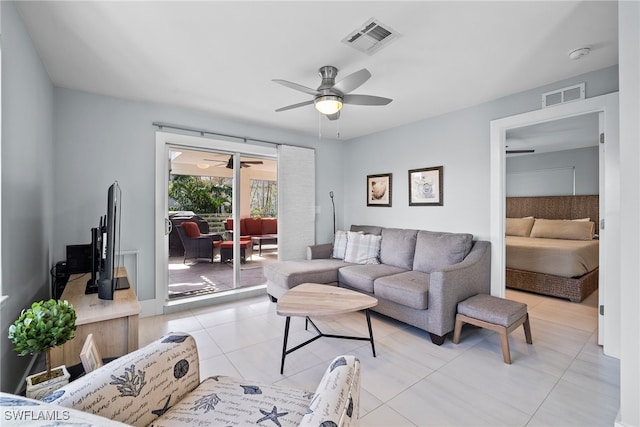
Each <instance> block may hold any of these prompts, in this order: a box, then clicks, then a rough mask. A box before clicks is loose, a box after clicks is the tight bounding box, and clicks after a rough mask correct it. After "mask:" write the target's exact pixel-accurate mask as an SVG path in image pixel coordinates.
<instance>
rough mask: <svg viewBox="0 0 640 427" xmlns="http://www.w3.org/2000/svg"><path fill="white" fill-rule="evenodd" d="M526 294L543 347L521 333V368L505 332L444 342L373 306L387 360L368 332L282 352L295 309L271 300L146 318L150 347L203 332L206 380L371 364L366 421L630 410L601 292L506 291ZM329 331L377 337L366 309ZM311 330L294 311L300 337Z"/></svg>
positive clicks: (143, 332)
mask: <svg viewBox="0 0 640 427" xmlns="http://www.w3.org/2000/svg"><path fill="white" fill-rule="evenodd" d="M507 297H508V298H511V299H514V300H518V301H522V302H525V303H527V305H528V308H529V315H530V317H531V328H532V333H533V345H527V344H526V342H525V340H524V333H523V331H522V328H519V329H518V330H516V331H514V332H513V333H512V334H511V335H510V344H511V357H512V360H513V364H512V365H506V364H504V363H503V362H502V353H501V349H500V341H499V338H498V336H497V334H495V333H492V332H490V331H486V330H482V329H478V328H472V327H469V328H465V329H464V330H463V334H462V339H461V343H460V344H458V345H455V344H453V343H452V342H451V339H450V338H449V339H447V341H446V342H445V343H444V344H443V345H442V346H440V347H438V346H435V345H433V344H432V343H431V341H430V339H429V336H428V334H427V333H426V332H424V331H421V330H419V329H416V328H413V327H410V326H408V325H406V324H403V323H400V322H397V321H395V320H393V319H390V318H387V317H384V316H381V315H377V314H375V313H374V314H373V315H372V323H373V333H374V338H375V343H376V352H377V357H375V358H374V357H373V355H372V353H371V347H370V346H369V343H368V342H365V341H347V340H337V339H331V338H322V339H319V340H317V341H315V342H314V343H312V344H310V345H309V346H307V347H304V348H302V349H300V350H298V351H296V352H294V353H291V354H290V355H289V356H287V359H286V364H285V370H284V375H280V372H279V371H280V369H279V368H280V357H281V351H282V337H283V331H284V318H283V317H280V316H278V315H277V314H276V312H275V304H273V303H271V302H269V301H268V299H267V297H266V296H264V297H257V298H251V299H247V300H242V301H236V302H232V303H226V304H221V305H216V306H211V307H207V308H198V309H192V310H187V311H184V312H179V313H172V314H167V315H162V316H155V317H148V318H143V319H140V345H144V344H146V343H148V342H150V341H152V340H154V339H156V338H158V337H160V336H161V335H162V334H164V333H166V332H169V331H182V332H189V333H191V334H193V335H194V336H195V338H196V340H197V342H198V348H199V353H200V354H199V356H200V361H201V376H202V377H203V378H205V377H207V376H211V375H216V374H226V375H234V376H241V377H244V378H247V379H253V380H259V381H267V382H269V383H279V384H283V385H287V386H292V387H298V388H302V389H307V390H314V389H315V386H316V384H317V383H318V381H319V380H320V378H321V376H322V374H323V372H324V370H325V368H326V366H327V364H328V362H329V361H330V360H331V359H332V358H333V357H335V356H336V355H338V354H343V353H350V354H355V355H357V356H358V358H359V359H360V361H361V362H362V390H361V396H360V424H361V425H362V426H439V427H440V426H474V427H475V426H530V427H537V426H554V427H565V426H580V427H585V426H612V425H613V424H614V420H615V417H616V414H617V412H618V408H619V387H620V383H619V361H618V360H617V359H614V358H611V357H607V356H604V355H603V353H602V348H601V347H599V346H598V345H597V311H596V310H597V308H596V307H597V301H598V299H597V292H596V293H594V294H593V295H591V296H590V297H589V298H588V299H587V300H585V301H584V302H583V303H581V304H574V303H570V302H568V301H563V300H559V299H555V298H547V297H543V296H539V295H534V294H529V293H523V292H516V291H511V290H508V291H507ZM316 323H317V324H318V325H319V326H320V328H321V329H323V332H326V333H336V334H361V335H366V334H367V330H366V323H365V318H364V315H363V314H361V313H352V314H349V315H345V316H341V317H337V318H332V319H328V320H321V319H318V321H317V322H316ZM309 336H311V333H310V332H307V331H305V330H304V321H303V319H300V318H293V319H292V322H291V333H290V341H289V342H290V345H293V344H295V343H299V342H302V341H303V340H305V339H307V338H308V337H309Z"/></svg>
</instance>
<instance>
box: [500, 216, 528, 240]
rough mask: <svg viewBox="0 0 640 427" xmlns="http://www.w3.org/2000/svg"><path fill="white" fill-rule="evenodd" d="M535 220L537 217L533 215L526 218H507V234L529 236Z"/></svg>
mask: <svg viewBox="0 0 640 427" xmlns="http://www.w3.org/2000/svg"><path fill="white" fill-rule="evenodd" d="M534 221H535V219H534V218H533V217H532V216H530V217H526V218H507V221H506V227H505V228H506V233H505V234H506V235H507V236H520V237H529V234H531V228H532V227H533V222H534Z"/></svg>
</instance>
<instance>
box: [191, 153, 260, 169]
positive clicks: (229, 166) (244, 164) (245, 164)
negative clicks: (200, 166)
mask: <svg viewBox="0 0 640 427" xmlns="http://www.w3.org/2000/svg"><path fill="white" fill-rule="evenodd" d="M204 160H206V161H208V162H218V163H220V164H221V165H224V164H225V163H226V166H225V167H226V168H227V169H233V156H230V157H229V160H228V161H226V162H225V161H222V160H217V159H204ZM263 163H264V162H263V161H262V160H241V161H240V167H241V168H249V167H251V165H261V164H263Z"/></svg>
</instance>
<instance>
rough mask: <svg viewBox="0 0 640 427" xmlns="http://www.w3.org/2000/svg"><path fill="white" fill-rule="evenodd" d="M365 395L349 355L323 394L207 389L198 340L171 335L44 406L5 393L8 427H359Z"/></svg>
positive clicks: (226, 386) (239, 385) (210, 381)
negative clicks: (57, 425)
mask: <svg viewBox="0 0 640 427" xmlns="http://www.w3.org/2000/svg"><path fill="white" fill-rule="evenodd" d="M273 369H274V370H277V369H278V367H277V366H274V367H273ZM359 393H360V362H359V361H358V360H357V359H356V358H355V357H354V356H346V355H345V356H338V357H336V358H335V359H334V360H333V361H332V362H331V364H330V366H329V367H328V368H327V370H326V371H325V374H324V376H323V377H322V379H321V381H320V384H319V385H318V387H317V389H316V391H315V393H313V392H308V391H304V390H298V389H293V388H289V387H283V386H278V385H271V384H260V383H256V382H252V381H250V380H244V379H241V378H233V377H227V376H214V377H209V378H207V379H205V380H204V381H202V382H200V371H199V362H198V350H197V347H196V342H195V339H194V338H193V337H192V336H190V335H188V334H185V333H170V334H168V335H166V336H164V337H162V338H161V339H159V340H157V341H155V342H153V343H151V344H149V345H147V346H145V347H143V348H141V349H139V350H137V351H135V352H132V353H129V354H127V355H125V356H122V357H120V358H118V359H116V360H114V361H112V362H109V363H107V364H106V365H104V366H102V367H101V368H98V369H96V370H95V371H93V372H91V373H88V374H86V375H84V376H82V377H80V378H79V379H77V380H75V381H73V382H71V383H69V384H68V385H66V386H64V387H63V388H60V389H58V390H56V391H55V392H53V393H51V394H50V395H49V396H47V397H45V398H44V399H43V401H37V400H31V399H27V398H25V397H21V396H15V395H11V394H7V393H2V394H0V406H2V411H3V413H4V414H5V415H4V417H3V423H2V425H3V426H4V425H5V422H6V423H7V425H20V426H25V425H44V424H43V421H51V423H50V424H51V425H54V421H62V422H63V423H62V424H64V425H86V426H91V425H95V426H111V425H134V426H156V427H161V426H187V425H188V426H230V425H243V426H244V425H256V426H269V427H272V426H275V425H278V426H283V427H285V426H314V427H318V426H321V425H331V426H354V425H357V422H358V419H357V418H358V409H359ZM7 414H8V415H7ZM25 414H26V415H25ZM7 417H8V418H7ZM43 417H49V418H47V419H45V418H43ZM51 417H56V418H55V419H53V418H51ZM45 424H46V425H48V424H47V423H45Z"/></svg>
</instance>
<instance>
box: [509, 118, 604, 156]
mask: <svg viewBox="0 0 640 427" xmlns="http://www.w3.org/2000/svg"><path fill="white" fill-rule="evenodd" d="M599 135H600V132H599V130H598V113H590V114H583V115H581V116H575V117H568V118H564V119H560V120H553V121H550V122H546V123H540V124H536V125H531V126H524V127H521V128H516V129H509V130H507V135H506V136H507V148H508V149H509V150H529V149H535V153H531V154H542V153H549V152H553V151H562V150H575V149H579V148H586V147H595V146H597V145H598V141H599V139H600V137H599ZM522 155H526V154H513V155H512V156H522Z"/></svg>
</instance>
